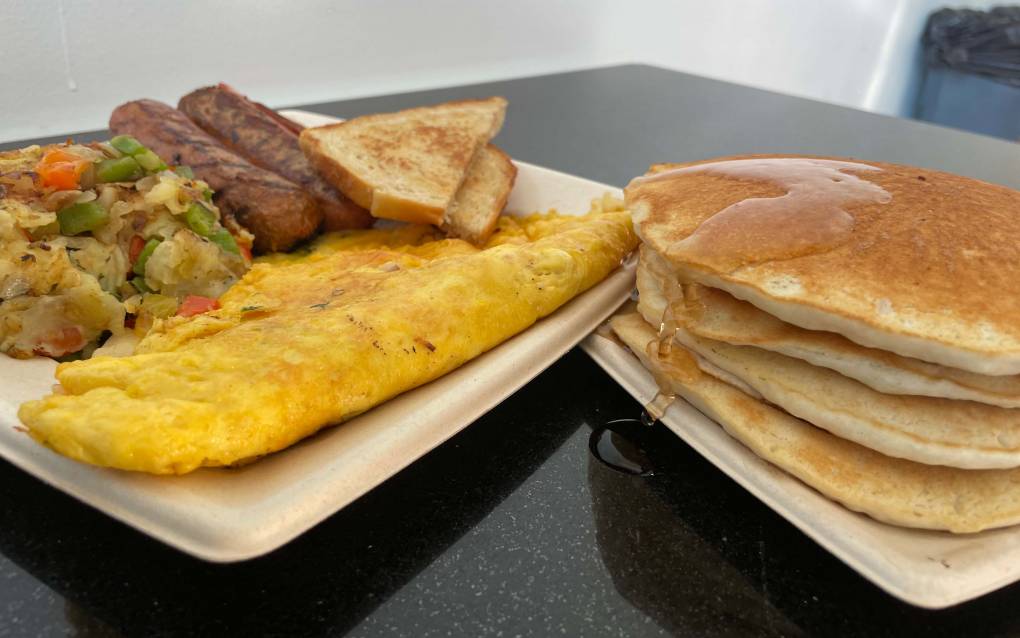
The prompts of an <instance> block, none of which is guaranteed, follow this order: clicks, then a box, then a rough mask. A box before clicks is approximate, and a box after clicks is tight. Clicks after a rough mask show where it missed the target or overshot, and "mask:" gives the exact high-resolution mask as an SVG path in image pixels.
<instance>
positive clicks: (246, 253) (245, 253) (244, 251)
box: [237, 244, 251, 263]
mask: <svg viewBox="0 0 1020 638" xmlns="http://www.w3.org/2000/svg"><path fill="white" fill-rule="evenodd" d="M237 249H238V250H240V251H241V256H242V257H244V262H245V263H251V248H249V247H247V246H245V245H244V244H238V245H237Z"/></svg>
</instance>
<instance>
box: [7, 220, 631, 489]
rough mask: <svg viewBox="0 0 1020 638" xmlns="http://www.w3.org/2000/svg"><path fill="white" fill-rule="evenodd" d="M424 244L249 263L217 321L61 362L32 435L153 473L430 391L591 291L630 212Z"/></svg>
mask: <svg viewBox="0 0 1020 638" xmlns="http://www.w3.org/2000/svg"><path fill="white" fill-rule="evenodd" d="M432 239H433V238H432V237H431V236H429V234H428V232H427V231H421V230H398V231H379V230H375V231H355V232H350V233H345V234H342V235H334V236H330V237H326V238H324V240H322V241H320V242H318V243H317V244H316V245H313V246H312V247H311V248H310V249H309V250H307V251H305V254H304V255H298V256H288V257H279V258H275V259H271V260H267V261H266V262H264V263H260V264H256V265H255V266H254V267H253V268H252V269H251V271H250V272H249V273H248V274H247V275H246V276H245V277H244V278H243V279H242V280H241V281H240V282H238V283H237V284H235V285H234V287H233V288H231V289H230V290H228V291H227V292H226V294H224V295H223V296H222V297H221V298H220V304H221V308H220V309H219V310H216V311H213V312H210V313H207V314H204V315H199V316H196V317H192V318H188V319H184V318H174V319H171V320H168V321H166V322H163V323H161V324H159V325H157V326H156V327H155V328H154V329H153V330H152V331H151V332H150V333H149V334H148V335H147V336H146V337H145V338H144V339H143V340H142V342H141V343H140V344H139V345H138V348H137V350H136V354H134V355H132V356H128V357H123V358H113V357H95V358H93V359H89V360H86V361H75V362H72V363H65V364H61V365H60V366H59V367H58V368H57V373H56V374H57V379H58V381H59V382H60V384H59V386H58V387H57V388H56V390H55V392H54V394H52V395H50V396H47V397H45V398H43V399H41V400H38V401H30V402H27V403H25V404H24V405H22V406H21V409H20V410H19V417H20V418H21V420H22V422H23V423H24V424H25V426H26V427H27V429H28V431H29V434H30V435H31V436H32V437H33V438H35V439H36V440H38V441H40V442H41V443H44V444H46V445H48V446H50V447H52V448H53V449H55V450H56V451H58V452H60V453H61V454H64V455H66V456H69V457H71V458H74V459H78V460H80V461H85V462H88V463H92V464H95V465H101V466H107V467H115V468H121V469H125V470H136V471H143V472H151V473H156V474H183V473H186V472H190V471H192V470H194V469H196V468H198V467H202V466H222V465H232V464H237V463H241V462H244V461H247V460H251V459H254V458H256V457H258V456H261V455H264V454H268V453H270V452H274V451H277V450H280V449H282V448H285V447H287V446H288V445H291V444H292V443H294V442H296V441H298V440H300V439H302V438H304V437H306V436H308V435H310V434H312V433H314V432H316V431H317V430H319V429H321V428H323V427H325V426H327V425H330V424H336V423H340V422H342V421H344V420H347V419H350V418H351V417H353V416H355V415H357V414H359V413H361V412H364V411H365V410H368V409H369V408H371V407H373V406H375V405H378V404H379V403H382V402H383V401H386V400H387V399H389V398H391V397H393V396H395V395H397V394H400V393H401V392H404V391H406V390H409V389H411V388H414V387H417V386H419V385H422V384H424V383H427V382H428V381H431V380H432V379H435V378H437V377H439V376H441V375H443V374H445V373H447V372H449V371H450V370H453V369H454V368H456V367H458V366H460V365H461V364H463V363H464V362H466V361H468V360H470V359H472V358H474V357H476V356H478V355H479V354H481V353H483V352H485V351H486V350H489V349H491V348H493V347H494V346H496V345H498V344H499V343H501V342H502V341H504V340H506V339H508V338H509V337H511V336H513V335H515V334H517V333H518V332H520V331H522V330H524V329H526V328H527V327H529V326H530V325H532V324H533V323H534V322H535V321H536V320H538V319H539V318H541V317H544V316H546V315H548V314H550V313H551V312H553V311H554V310H556V308H558V307H559V306H561V305H562V304H564V303H565V302H567V301H568V300H570V299H571V298H572V297H574V296H575V295H577V294H579V293H581V292H583V291H584V290H586V289H588V288H590V287H591V286H593V285H594V284H596V283H597V282H599V281H600V280H602V279H603V278H604V277H606V275H608V274H609V273H610V272H611V271H613V270H614V269H615V268H617V267H619V265H620V263H621V260H622V259H623V258H624V257H625V256H626V255H627V254H628V253H629V252H630V251H631V250H633V249H634V247H635V246H636V243H637V239H636V237H635V235H634V233H633V230H632V227H631V222H630V216H629V215H628V214H627V212H626V211H611V212H602V213H597V214H591V215H588V216H585V217H560V216H555V215H552V216H548V215H546V216H534V217H532V218H529V219H525V220H523V221H519V220H513V219H505V220H503V221H502V222H501V226H500V232H498V233H497V234H496V235H495V238H494V240H493V241H492V242H491V245H490V247H488V248H486V249H485V250H478V249H476V248H474V247H472V246H470V245H469V244H467V243H466V242H462V241H459V240H443V239H435V240H432Z"/></svg>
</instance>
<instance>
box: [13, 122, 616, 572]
mask: <svg viewBox="0 0 1020 638" xmlns="http://www.w3.org/2000/svg"><path fill="white" fill-rule="evenodd" d="M283 115H285V116H287V117H290V118H292V119H294V120H296V121H298V122H300V123H302V124H305V125H306V126H315V125H320V124H324V123H329V122H335V121H337V120H335V119H334V118H327V117H324V116H321V115H317V114H313V113H305V112H302V111H284V112H283ZM516 164H517V169H518V175H517V182H516V184H515V186H514V189H513V192H512V193H511V195H510V200H509V203H508V204H507V212H508V213H509V214H526V213H531V212H534V211H544V210H547V209H549V208H556V209H558V210H559V211H560V212H562V213H572V214H581V213H585V212H587V210H588V207H589V205H590V202H591V200H592V199H593V198H597V197H601V196H602V195H603V194H604V193H606V192H607V191H608V192H612V193H614V194H616V195H620V194H621V193H620V190H619V189H618V188H614V187H611V186H606V185H605V184H598V183H596V182H592V181H588V180H585V179H581V178H578V177H574V176H571V175H566V174H564V173H559V172H556V171H552V170H549V169H546V168H541V167H539V166H534V165H531V164H525V163H523V162H516ZM633 286H634V268H633V264H631V265H630V266H627V267H624V268H621V269H619V270H618V271H616V272H614V273H613V274H611V275H610V276H609V277H608V278H607V279H606V280H604V281H603V282H601V283H600V284H599V285H597V286H595V287H594V288H592V289H591V290H589V291H587V292H586V293H584V294H582V295H580V296H579V297H577V298H576V299H574V300H573V301H571V302H570V303H568V304H567V305H565V306H563V307H562V308H560V309H559V310H558V311H557V312H555V313H554V314H552V315H551V316H549V317H547V318H545V319H543V320H542V321H539V322H538V323H537V324H535V325H534V326H532V327H531V328H530V329H528V330H527V331H525V332H523V333H521V334H519V335H517V336H516V337H514V338H513V339H510V340H509V341H507V342H505V343H503V344H502V345H500V346H498V347H497V348H494V349H493V350H490V351H489V352H487V353H485V354H484V355H482V356H480V357H478V358H477V359H474V360H473V361H471V362H469V363H467V364H466V365H464V366H462V367H461V368H459V369H457V370H455V371H453V372H451V373H450V374H448V375H446V376H444V377H442V378H440V379H437V380H436V381H433V382H432V383H429V384H428V385H425V386H422V387H420V388H417V389H415V390H412V391H410V392H407V393H405V394H403V395H401V396H399V397H397V398H395V399H393V400H391V401H388V402H387V403H384V404H383V405H381V406H378V407H376V408H374V409H373V410H371V411H369V412H367V413H365V414H363V415H361V416H359V417H357V418H356V419H353V420H351V421H348V422H347V423H344V424H343V425H341V426H338V427H335V428H330V429H328V430H325V431H323V432H320V433H319V434H317V435H316V436H313V437H311V438H310V439H306V440H305V441H303V442H301V443H299V444H297V445H295V446H293V447H291V448H289V449H287V450H285V451H283V452H278V453H276V454H273V455H270V456H268V457H266V458H264V459H262V460H260V461H257V462H255V463H252V464H251V465H248V466H245V467H242V468H239V469H235V470H228V469H203V470H199V471H196V472H193V473H191V474H188V475H186V476H181V477H158V476H149V475H144V474H135V473H131V472H123V471H118V470H108V469H101V468H97V467H92V466H89V465H85V464H82V463H78V462H75V461H72V460H70V459H67V458H64V457H62V456H60V455H58V454H56V453H55V452H52V451H50V450H49V449H47V448H44V447H43V446H41V445H39V444H37V443H35V442H34V441H32V440H31V439H29V437H28V436H27V435H26V434H25V433H24V432H22V431H19V430H17V429H16V428H17V427H18V419H17V407H18V405H20V404H21V403H22V402H23V401H26V400H28V399H33V398H38V397H40V396H42V395H44V394H46V393H47V392H48V391H49V390H50V388H51V386H52V385H53V383H54V379H53V371H54V368H55V367H56V366H55V364H54V363H53V362H52V361H50V360H47V359H33V360H29V361H17V360H14V359H10V358H8V357H6V356H3V355H0V456H2V457H3V458H5V459H7V460H8V461H10V462H11V463H13V464H15V465H17V466H18V467H20V468H22V469H24V470H25V471H27V472H29V473H31V474H33V475H35V476H37V477H38V478H40V479H42V480H43V481H45V482H47V483H49V484H51V485H53V486H55V487H57V488H58V489H61V490H63V491H64V492H67V493H68V494H70V495H72V496H74V497H75V498H78V499H79V500H81V501H84V502H85V503H88V504H89V505H92V506H93V507H96V508H98V509H100V510H102V511H104V512H106V513H107V514H109V515H110V516H113V517H114V518H117V519H120V520H121V521H124V522H125V523H127V524H129V525H131V526H132V527H135V528H137V529H138V530H141V531H142V532H144V533H146V534H148V535H150V536H153V537H155V538H157V539H159V540H161V541H163V542H165V543H167V544H169V545H172V546H174V547H176V548H178V549H180V550H183V551H185V552H187V553H189V554H193V555H195V556H198V557H200V558H204V559H207V560H211V561H218V562H228V561H236V560H242V559H245V558H251V557H254V556H258V555H260V554H264V553H266V552H269V551H271V550H273V549H276V548H277V547H279V546H281V545H283V544H284V543H286V542H287V541H289V540H291V539H293V538H295V537H296V536H298V535H299V534H301V533H302V532H304V531H305V530H307V529H309V528H310V527H312V526H313V525H315V524H316V523H318V522H319V521H321V520H323V519H324V518H326V517H327V516H329V515H330V514H333V513H334V512H337V511H338V510H340V509H341V508H343V507H345V506H346V505H348V504H349V503H351V502H352V501H354V500H355V499H357V498H358V497H359V496H361V495H362V494H364V493H366V492H368V491H369V490H371V489H372V488H373V487H375V486H377V485H379V484H380V483H382V482H383V481H385V480H386V479H387V478H389V477H391V476H393V475H394V474H396V473H397V472H399V471H400V470H401V469H403V468H404V467H406V466H408V465H410V464H411V463H412V462H413V461H415V460H416V459H418V458H419V457H421V456H422V455H424V454H425V453H427V452H428V451H429V450H431V449H433V448H434V447H436V446H437V445H439V444H440V443H442V442H443V441H445V440H446V439H448V438H450V437H451V436H453V435H454V434H456V433H457V432H459V431H460V430H462V429H463V428H465V427H467V426H468V425H470V424H471V423H472V422H473V421H474V420H475V419H477V418H478V417H480V416H481V415H482V414H484V413H485V412H487V411H488V410H489V409H491V408H492V407H494V406H495V405H497V404H498V403H499V402H500V401H502V400H503V399H504V398H506V397H507V396H509V395H510V394H512V393H513V392H514V391H515V390H517V389H518V388H520V387H521V386H523V385H524V384H525V383H527V382H528V381H529V380H531V379H532V378H534V377H535V376H536V375H537V374H538V373H539V372H541V371H542V370H544V369H545V368H546V367H548V366H549V365H550V364H552V363H553V362H554V361H556V360H557V359H559V358H560V357H561V356H562V355H563V354H564V353H565V352H567V350H569V349H570V348H572V347H573V346H574V345H575V344H577V342H578V341H580V340H581V339H582V338H583V337H584V335H586V334H588V333H589V332H591V331H592V330H593V329H594V328H595V327H596V326H598V324H599V323H601V322H602V321H604V320H605V319H606V317H608V316H609V314H610V313H612V311H613V310H614V309H616V308H617V307H618V306H619V305H620V304H621V303H622V302H623V300H624V299H626V298H627V296H628V295H629V294H630V291H631V289H632V288H633Z"/></svg>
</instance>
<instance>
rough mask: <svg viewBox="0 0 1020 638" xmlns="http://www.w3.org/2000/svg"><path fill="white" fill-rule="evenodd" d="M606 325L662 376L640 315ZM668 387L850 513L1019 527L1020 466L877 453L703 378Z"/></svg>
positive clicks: (950, 525)
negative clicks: (954, 463) (987, 466)
mask: <svg viewBox="0 0 1020 638" xmlns="http://www.w3.org/2000/svg"><path fill="white" fill-rule="evenodd" d="M612 326H613V330H614V331H615V332H616V334H617V335H618V336H619V337H620V339H621V340H623V342H624V343H626V344H627V345H628V346H629V347H630V349H631V350H632V351H633V352H634V354H635V355H637V357H638V359H640V360H641V363H642V364H643V365H645V366H646V367H649V368H651V369H654V370H655V371H656V373H657V374H658V375H659V376H660V378H665V377H664V375H665V374H666V371H667V368H668V366H667V367H663V366H662V365H661V362H660V361H659V360H658V359H653V358H649V357H648V356H647V355H646V354H645V345H646V344H647V343H648V342H649V341H652V340H654V339H655V338H656V333H655V331H654V330H653V329H652V327H651V326H649V325H648V324H647V323H646V322H645V321H644V320H643V319H642V318H641V316H640V315H637V314H629V315H620V316H617V317H615V318H613V320H612ZM677 350H680V347H679V346H678V347H677ZM677 354H678V355H682V353H677ZM670 389H671V390H672V391H673V392H675V393H677V394H678V395H679V396H682V397H683V398H684V399H685V400H687V401H688V402H689V403H691V404H692V405H693V406H694V407H696V408H697V409H698V410H700V411H701V412H703V413H704V414H705V415H707V416H708V417H709V418H711V419H713V420H714V421H716V422H717V423H719V424H720V425H722V426H723V428H725V430H726V431H727V432H728V433H729V434H730V435H731V436H733V437H734V438H735V439H737V440H738V441H740V442H741V443H743V444H744V445H746V446H747V447H748V448H750V450H751V451H752V452H754V453H755V454H757V455H758V456H759V457H761V458H763V459H765V460H766V461H769V462H770V463H773V464H775V465H776V466H778V467H779V468H781V469H783V470H785V471H787V472H789V473H790V474H792V475H793V476H795V477H797V478H798V479H800V480H802V481H803V482H804V483H806V484H807V485H809V486H811V487H812V488H814V489H816V490H818V491H819V492H821V493H822V494H823V495H824V496H826V497H828V498H831V499H833V500H835V501H837V502H839V503H842V504H843V505H844V506H846V507H847V508H849V509H851V510H854V511H856V512H862V513H864V514H867V515H869V516H871V517H873V518H875V519H878V520H880V521H883V522H886V523H891V524H893V525H900V526H903V527H915V528H922V529H933V530H948V531H950V532H955V533H969V532H979V531H981V530H985V529H991V528H995V527H1005V526H1007V525H1014V524H1016V523H1020V489H1018V487H1020V469H1010V470H962V469H957V468H950V467H943V466H938V465H924V464H921V463H914V462H912V461H906V460H903V459H896V458H891V457H888V456H884V455H882V454H879V453H878V452H875V451H873V450H870V449H868V448H866V447H863V446H861V445H857V444H856V443H853V442H851V441H847V440H845V439H841V438H839V437H836V436H833V435H831V434H829V433H828V432H826V431H825V430H821V429H819V428H816V427H814V426H812V425H811V424H810V423H806V422H804V421H801V420H800V419H797V418H795V417H793V416H790V415H789V414H787V413H785V412H783V411H782V410H778V409H776V408H774V407H772V406H770V405H768V404H767V403H764V402H762V401H759V400H756V399H753V398H751V397H749V396H747V395H746V394H743V393H742V392H740V391H739V390H737V389H735V388H733V387H731V386H729V385H727V384H726V383H723V382H722V381H719V380H716V379H714V378H712V377H711V376H710V375H708V374H703V375H700V376H699V377H697V378H696V379H688V380H686V381H684V382H682V383H680V382H677V381H675V380H671V381H670Z"/></svg>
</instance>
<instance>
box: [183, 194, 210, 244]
mask: <svg viewBox="0 0 1020 638" xmlns="http://www.w3.org/2000/svg"><path fill="white" fill-rule="evenodd" d="M184 221H186V222H187V223H188V228H190V229H191V230H193V231H195V234H196V235H201V236H202V237H208V236H210V235H212V233H213V230H214V229H215V228H216V215H214V214H213V212H212V211H211V210H209V209H208V208H206V207H205V206H203V205H201V204H199V203H197V202H192V203H191V205H190V206H188V210H186V211H184Z"/></svg>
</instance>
